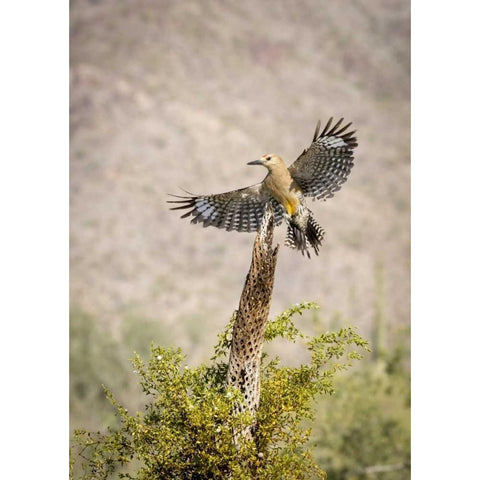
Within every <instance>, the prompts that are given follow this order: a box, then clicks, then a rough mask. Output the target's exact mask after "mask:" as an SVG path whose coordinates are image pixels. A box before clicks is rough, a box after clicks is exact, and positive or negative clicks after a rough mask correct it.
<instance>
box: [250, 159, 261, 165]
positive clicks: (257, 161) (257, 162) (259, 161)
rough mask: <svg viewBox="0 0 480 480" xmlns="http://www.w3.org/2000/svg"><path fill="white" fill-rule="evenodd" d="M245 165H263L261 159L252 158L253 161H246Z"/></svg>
mask: <svg viewBox="0 0 480 480" xmlns="http://www.w3.org/2000/svg"><path fill="white" fill-rule="evenodd" d="M247 165H263V160H253V162H248V163H247Z"/></svg>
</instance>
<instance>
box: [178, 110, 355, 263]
mask: <svg viewBox="0 0 480 480" xmlns="http://www.w3.org/2000/svg"><path fill="white" fill-rule="evenodd" d="M332 121H333V119H332V118H330V120H329V121H328V123H327V124H326V126H325V128H324V129H323V131H322V133H319V132H320V122H318V124H317V127H316V129H315V133H314V136H313V142H312V144H311V145H310V147H309V148H308V149H305V150H304V151H303V153H302V154H301V155H300V156H299V157H298V158H297V159H296V160H295V161H294V162H293V163H292V165H290V167H287V166H286V165H285V163H284V162H283V160H282V159H281V158H280V157H279V156H278V155H275V154H267V155H264V156H263V157H262V158H261V159H260V160H254V161H253V162H249V163H248V164H249V165H262V166H264V167H265V168H267V170H268V174H267V176H266V177H265V179H264V180H263V181H262V182H261V183H257V184H255V185H251V186H250V187H246V188H241V189H238V190H233V191H231V192H226V193H220V194H212V195H189V196H177V195H173V196H174V197H176V198H178V199H179V200H171V201H169V203H178V204H179V206H176V207H174V208H172V210H180V209H188V212H187V213H185V214H184V215H182V218H185V217H188V216H190V215H191V216H192V217H193V218H192V220H191V222H192V223H199V222H201V223H203V226H204V227H208V226H213V227H217V228H225V229H226V230H236V231H238V232H254V231H257V230H258V228H259V226H260V224H261V221H262V217H263V213H264V210H265V206H266V205H267V203H271V205H272V208H273V213H274V222H275V225H279V224H280V223H282V220H283V219H285V220H286V222H287V224H288V229H287V237H286V239H285V244H286V245H287V246H289V247H291V248H294V249H297V250H300V251H301V252H302V255H303V254H305V253H306V254H307V256H308V257H310V253H309V248H313V250H314V252H315V254H317V255H318V252H319V248H320V246H321V242H322V240H323V236H324V230H323V229H322V228H321V227H320V226H319V225H318V223H317V222H316V220H315V219H314V218H313V214H312V212H311V211H310V210H309V209H308V207H307V206H306V202H305V197H313V199H314V200H320V199H322V200H326V199H327V198H331V197H333V195H334V193H335V192H336V191H338V190H340V187H341V186H342V184H343V183H344V182H345V181H346V180H347V177H348V175H349V173H350V171H351V169H352V167H353V150H354V148H355V147H356V146H357V139H356V138H355V136H354V133H355V131H351V130H350V131H348V129H349V127H350V125H351V123H348V124H347V125H345V126H342V122H343V118H341V119H340V120H339V121H338V122H337V123H336V124H335V125H334V126H333V127H331V124H332Z"/></svg>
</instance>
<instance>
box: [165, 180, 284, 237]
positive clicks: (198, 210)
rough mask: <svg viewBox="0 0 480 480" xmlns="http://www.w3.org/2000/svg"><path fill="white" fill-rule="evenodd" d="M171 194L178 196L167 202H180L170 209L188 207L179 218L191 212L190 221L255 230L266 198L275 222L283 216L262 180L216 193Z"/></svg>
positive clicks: (229, 228)
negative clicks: (254, 183) (236, 188)
mask: <svg viewBox="0 0 480 480" xmlns="http://www.w3.org/2000/svg"><path fill="white" fill-rule="evenodd" d="M172 196H173V197H176V198H178V200H170V201H169V202H168V203H178V204H179V206H177V207H173V208H172V209H171V210H181V209H189V211H188V212H186V213H185V214H184V215H182V217H181V218H185V217H188V216H190V215H191V216H192V217H193V218H192V220H191V222H192V223H198V222H202V223H203V226H204V227H208V226H212V227H217V228H225V229H227V230H237V231H238V232H254V231H257V230H258V227H259V226H260V224H261V222H262V217H263V213H264V210H265V205H266V204H267V202H271V204H272V207H273V215H274V221H275V224H276V225H278V224H280V223H281V222H282V218H283V216H282V215H283V209H282V207H281V205H280V204H279V203H278V202H277V201H276V200H275V199H273V197H271V196H270V195H269V194H268V192H267V191H266V190H265V187H263V186H262V184H261V183H258V184H256V185H252V186H250V187H246V188H241V189H239V190H233V191H231V192H225V193H219V194H216V195H189V196H178V195H172Z"/></svg>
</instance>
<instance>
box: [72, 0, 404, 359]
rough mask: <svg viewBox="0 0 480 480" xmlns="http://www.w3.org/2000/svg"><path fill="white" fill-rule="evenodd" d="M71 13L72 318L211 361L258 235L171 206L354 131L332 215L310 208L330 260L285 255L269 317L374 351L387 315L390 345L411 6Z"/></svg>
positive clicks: (135, 8) (400, 290)
mask: <svg viewBox="0 0 480 480" xmlns="http://www.w3.org/2000/svg"><path fill="white" fill-rule="evenodd" d="M70 5H71V26H70V28H71V40H70V50H71V65H70V79H71V131H70V134H71V138H70V152H71V159H70V165H71V167H70V168H71V170H70V181H71V206H70V215H71V224H70V232H71V250H70V251H71V263H70V272H71V282H70V289H71V296H70V299H71V305H72V307H75V309H79V310H81V311H84V312H87V313H88V314H90V315H92V316H93V317H94V318H95V319H96V321H97V322H98V324H99V325H100V327H101V328H102V329H106V330H109V331H111V332H112V333H113V334H115V332H116V331H117V330H118V329H119V328H120V327H119V325H121V323H122V322H123V321H124V320H125V319H126V318H141V319H142V320H143V321H145V320H146V321H148V322H152V324H153V325H155V326H158V331H159V332H165V335H167V337H168V339H169V341H171V342H172V343H174V344H176V345H178V346H181V347H182V348H183V349H184V350H185V353H187V354H188V355H189V356H190V357H191V358H192V359H193V360H194V361H199V360H201V359H202V360H203V359H205V358H208V356H209V355H210V354H211V347H212V345H213V344H214V343H215V335H216V333H218V332H219V331H220V330H221V328H222V327H223V325H225V324H226V322H227V321H228V319H229V318H230V315H231V313H232V311H233V310H234V309H235V308H236V307H237V305H238V300H239V296H240V293H241V290H242V287H243V282H244V280H245V275H246V273H247V271H248V267H249V263H250V256H251V247H252V243H253V239H254V234H253V233H252V234H245V233H242V234H240V233H236V232H225V231H224V230H218V229H214V228H206V229H204V228H202V227H201V226H199V225H190V224H189V222H188V221H186V220H181V219H180V218H179V215H178V213H177V212H171V211H169V209H168V205H167V203H166V200H167V199H168V197H167V194H168V193H174V194H175V193H177V194H178V193H181V190H180V187H181V188H184V189H186V190H188V191H193V192H194V193H219V192H222V191H227V190H230V189H234V188H239V187H243V186H247V185H250V184H253V183H257V182H259V181H260V180H262V178H263V177H264V176H265V174H266V171H265V170H264V169H262V168H260V167H251V166H247V165H246V163H247V162H248V161H251V160H254V159H256V158H259V157H260V156H261V155H262V154H264V153H267V152H275V153H278V154H279V155H280V156H282V157H283V158H284V159H285V160H286V161H287V163H290V162H292V161H293V160H295V158H296V157H297V156H298V155H299V154H300V152H301V151H302V150H303V148H305V147H307V146H308V145H309V144H310V141H311V139H312V135H313V131H314V128H315V124H316V121H317V120H318V119H319V118H320V119H321V120H322V121H323V122H324V121H326V120H328V118H329V117H330V116H333V117H335V118H338V117H345V119H346V120H347V121H352V122H353V123H354V126H355V128H356V129H357V137H358V143H359V147H358V149H357V150H356V157H355V158H356V160H355V167H354V169H353V171H352V173H351V175H350V178H349V180H348V181H347V183H346V184H345V185H344V186H343V188H342V190H340V191H339V192H338V193H337V194H336V195H335V197H334V198H333V199H331V200H328V201H327V202H315V203H312V202H310V208H312V210H313V211H314V213H315V216H316V218H317V220H318V222H319V223H320V225H322V226H323V228H324V229H325V230H326V242H325V244H324V246H323V247H322V249H321V254H320V256H319V257H314V258H312V259H310V260H308V259H306V258H303V257H302V256H301V255H300V254H299V253H297V252H294V251H292V250H289V249H287V248H283V247H282V248H281V251H280V255H279V262H278V267H277V273H276V283H275V287H274V294H273V303H272V308H271V312H272V315H275V314H277V313H279V312H280V311H282V310H283V309H284V308H285V307H287V306H289V305H290V304H292V303H296V302H300V301H303V300H306V301H316V302H318V303H320V304H321V305H322V315H323V316H324V317H325V318H330V317H332V316H334V315H340V316H341V322H342V323H345V324H353V325H358V326H359V327H360V331H361V333H362V334H365V335H366V336H367V337H368V335H369V333H370V327H371V325H372V322H373V321H374V319H375V315H378V309H379V301H381V305H382V307H381V308H382V315H384V317H385V318H386V319H388V325H387V333H388V332H391V331H394V330H395V329H396V328H398V327H401V326H406V325H408V324H409V317H410V44H409V36H410V31H409V28H410V11H409V2H404V1H400V0H387V1H380V0H369V1H366V0H362V1H360V0H356V1H351V2H327V1H318V0H315V1H313V0H311V1H300V2H298V1H295V2H294V1H291V2H287V1H285V2H274V1H265V2H259V1H251V0H248V1H242V2H238V1H232V0H227V1H205V2H194V1H181V2H179V1H167V0H162V1H147V0H136V1H131V0H130V1H127V0H125V1H119V0H96V1H93V0H91V1H87V0H71V2H70ZM284 235H285V227H284V226H282V227H280V228H279V229H278V230H277V237H276V238H277V240H278V242H280V243H283V238H284ZM379 272H380V280H379ZM379 296H380V297H381V299H380V300H379ZM150 340H153V341H155V342H157V341H158V340H159V339H158V338H151V339H150Z"/></svg>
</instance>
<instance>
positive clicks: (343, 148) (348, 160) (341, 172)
mask: <svg viewBox="0 0 480 480" xmlns="http://www.w3.org/2000/svg"><path fill="white" fill-rule="evenodd" d="M332 120H333V118H330V120H329V121H328V123H327V125H326V126H325V128H324V129H323V131H322V133H320V134H319V132H320V121H319V122H318V123H317V128H316V129H315V133H314V135H313V142H312V144H311V145H310V147H309V148H308V149H307V150H304V151H303V153H302V154H301V155H300V156H299V157H298V158H297V159H296V160H295V162H293V163H292V165H290V167H289V170H290V174H291V175H292V177H293V179H294V180H295V181H296V182H297V183H298V184H299V185H300V188H301V189H302V192H303V195H305V196H307V197H314V198H315V199H321V198H331V197H333V194H334V193H335V192H336V191H337V190H340V187H341V186H342V184H343V183H344V182H345V180H347V177H348V174H349V173H350V170H351V169H352V167H353V149H354V148H355V147H356V146H357V139H356V138H355V137H354V136H353V135H354V133H355V131H348V127H350V125H351V123H349V124H347V125H345V126H343V127H341V124H342V122H343V118H341V119H340V120H339V121H338V122H337V123H336V124H335V125H334V126H333V127H332V128H330V126H331V124H332ZM345 132H347V133H345Z"/></svg>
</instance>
